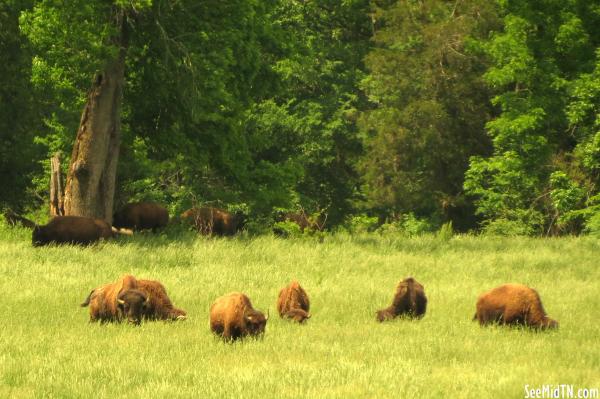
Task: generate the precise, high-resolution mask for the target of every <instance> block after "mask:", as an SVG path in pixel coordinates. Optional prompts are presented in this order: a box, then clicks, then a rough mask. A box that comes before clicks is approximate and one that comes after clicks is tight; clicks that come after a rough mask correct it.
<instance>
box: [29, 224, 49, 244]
mask: <svg viewBox="0 0 600 399" xmlns="http://www.w3.org/2000/svg"><path fill="white" fill-rule="evenodd" d="M46 241H47V239H46V234H45V233H44V229H43V228H42V226H38V225H36V226H35V227H34V228H33V232H32V233H31V243H32V244H33V246H34V247H39V246H40V245H44V244H45V243H46Z"/></svg>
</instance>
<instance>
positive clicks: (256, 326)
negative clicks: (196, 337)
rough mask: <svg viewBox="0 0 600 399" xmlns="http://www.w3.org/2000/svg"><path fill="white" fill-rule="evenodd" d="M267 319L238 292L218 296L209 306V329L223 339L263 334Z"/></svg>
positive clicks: (231, 339)
mask: <svg viewBox="0 0 600 399" xmlns="http://www.w3.org/2000/svg"><path fill="white" fill-rule="evenodd" d="M268 319H269V318H268V316H267V317H265V315H264V314H263V313H262V312H260V311H258V310H254V308H253V307H252V303H251V302H250V299H249V298H248V297H247V296H246V295H245V294H242V293H240V292H232V293H231V294H227V295H224V296H222V297H219V298H217V299H216V300H215V302H214V303H213V304H212V305H211V306H210V329H211V331H212V332H213V333H215V334H217V335H220V336H221V337H222V338H223V339H224V340H225V341H233V340H236V339H238V338H244V337H246V336H248V335H251V336H259V335H262V334H264V332H265V327H266V325H267V320H268Z"/></svg>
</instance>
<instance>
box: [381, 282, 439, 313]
mask: <svg viewBox="0 0 600 399" xmlns="http://www.w3.org/2000/svg"><path fill="white" fill-rule="evenodd" d="M426 310H427V297H426V296H425V288H424V287H423V286H422V285H421V284H420V283H418V282H417V281H416V280H415V279H413V278H412V277H408V278H405V279H404V280H402V281H400V283H398V287H397V288H396V294H395V295H394V300H393V301H392V304H391V305H390V306H388V307H387V308H385V309H382V310H379V311H377V321H380V322H382V321H386V320H391V319H393V318H395V317H398V316H400V315H406V316H409V317H417V318H421V317H423V316H424V315H425V312H426Z"/></svg>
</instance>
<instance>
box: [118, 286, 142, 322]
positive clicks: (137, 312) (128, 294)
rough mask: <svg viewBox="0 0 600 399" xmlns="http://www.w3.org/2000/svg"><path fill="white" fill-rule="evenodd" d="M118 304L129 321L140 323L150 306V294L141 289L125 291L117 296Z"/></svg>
mask: <svg viewBox="0 0 600 399" xmlns="http://www.w3.org/2000/svg"><path fill="white" fill-rule="evenodd" d="M117 305H118V306H119V310H120V311H121V313H122V314H123V316H124V317H126V318H127V321H128V322H129V323H132V324H140V322H141V321H142V317H143V316H144V314H145V312H146V310H147V309H148V307H149V306H150V296H149V295H146V294H144V293H143V292H142V291H139V290H127V291H123V292H121V293H120V294H119V296H118V297H117Z"/></svg>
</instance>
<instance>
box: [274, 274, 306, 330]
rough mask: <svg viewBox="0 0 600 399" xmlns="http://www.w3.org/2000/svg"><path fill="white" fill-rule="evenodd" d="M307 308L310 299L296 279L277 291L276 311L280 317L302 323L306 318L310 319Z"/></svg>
mask: <svg viewBox="0 0 600 399" xmlns="http://www.w3.org/2000/svg"><path fill="white" fill-rule="evenodd" d="M309 310H310V301H309V299H308V295H307V294H306V291H304V288H302V287H301V286H300V284H298V282H297V281H292V282H291V283H290V285H288V286H287V287H284V288H282V289H281V291H279V297H278V298H277V311H278V312H279V316H280V317H282V318H287V319H291V320H294V321H297V322H298V323H303V322H304V321H306V320H307V319H310V314H309V313H308V311H309Z"/></svg>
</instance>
